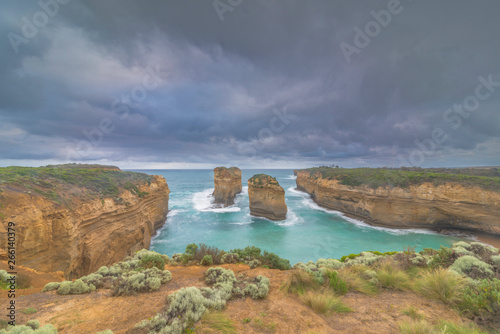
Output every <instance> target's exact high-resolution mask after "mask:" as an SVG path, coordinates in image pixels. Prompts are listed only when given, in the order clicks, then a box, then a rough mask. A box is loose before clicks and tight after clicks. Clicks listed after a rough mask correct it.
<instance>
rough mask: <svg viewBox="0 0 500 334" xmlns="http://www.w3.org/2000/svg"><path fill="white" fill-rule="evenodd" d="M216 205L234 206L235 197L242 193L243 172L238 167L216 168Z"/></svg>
mask: <svg viewBox="0 0 500 334" xmlns="http://www.w3.org/2000/svg"><path fill="white" fill-rule="evenodd" d="M214 185H215V189H214V192H213V196H214V203H216V204H223V205H224V206H228V205H233V204H234V197H235V196H236V194H238V193H240V192H241V189H242V187H241V170H240V169H239V168H238V167H231V168H226V167H217V168H214Z"/></svg>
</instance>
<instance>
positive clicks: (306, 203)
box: [289, 189, 438, 235]
mask: <svg viewBox="0 0 500 334" xmlns="http://www.w3.org/2000/svg"><path fill="white" fill-rule="evenodd" d="M289 190H290V189H289ZM294 191H295V192H296V193H300V194H301V196H303V197H304V198H303V199H302V200H301V201H300V202H301V204H302V205H304V206H305V207H308V208H310V209H313V210H318V211H323V212H325V213H328V214H331V215H335V216H339V217H341V218H342V219H344V220H345V221H348V222H349V223H351V224H353V225H356V226H358V227H361V228H366V229H372V230H378V231H384V232H386V233H390V234H393V235H405V234H410V233H416V234H438V233H436V232H433V231H429V230H423V229H416V228H411V229H398V228H389V227H381V226H374V225H370V224H368V223H365V222H364V221H362V220H359V219H355V218H351V217H347V216H346V215H345V214H343V213H342V212H340V211H336V210H330V209H326V208H323V207H322V206H319V205H318V204H316V202H314V201H313V200H312V199H311V197H310V196H309V195H308V194H307V193H304V192H302V191H298V190H294ZM304 195H305V196H304Z"/></svg>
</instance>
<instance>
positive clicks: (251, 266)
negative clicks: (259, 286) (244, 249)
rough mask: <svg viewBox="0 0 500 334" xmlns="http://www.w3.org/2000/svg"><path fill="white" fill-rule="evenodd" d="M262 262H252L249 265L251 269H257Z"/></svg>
mask: <svg viewBox="0 0 500 334" xmlns="http://www.w3.org/2000/svg"><path fill="white" fill-rule="evenodd" d="M260 264H261V263H260V261H259V260H252V261H249V262H248V265H249V266H250V268H251V269H255V268H257V267H258V266H260Z"/></svg>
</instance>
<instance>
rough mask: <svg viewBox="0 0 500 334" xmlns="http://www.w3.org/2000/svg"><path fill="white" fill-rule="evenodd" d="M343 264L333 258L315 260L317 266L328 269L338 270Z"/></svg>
mask: <svg viewBox="0 0 500 334" xmlns="http://www.w3.org/2000/svg"><path fill="white" fill-rule="evenodd" d="M343 266H344V264H343V263H342V262H340V261H339V260H335V259H319V260H318V261H316V267H317V268H328V269H333V270H338V269H340V268H342V267H343Z"/></svg>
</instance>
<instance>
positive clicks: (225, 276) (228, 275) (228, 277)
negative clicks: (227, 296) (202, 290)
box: [205, 267, 237, 284]
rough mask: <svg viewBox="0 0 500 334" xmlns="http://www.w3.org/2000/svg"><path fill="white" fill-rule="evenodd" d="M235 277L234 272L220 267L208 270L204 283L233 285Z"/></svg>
mask: <svg viewBox="0 0 500 334" xmlns="http://www.w3.org/2000/svg"><path fill="white" fill-rule="evenodd" d="M236 281H237V280H236V276H234V272H233V271H232V270H229V269H224V268H221V267H215V268H209V269H208V270H207V271H206V272H205V283H207V284H216V283H234V282H236Z"/></svg>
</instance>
